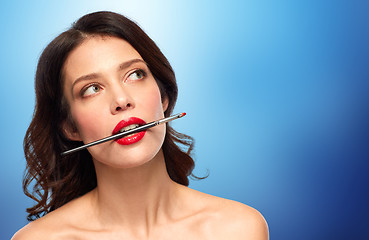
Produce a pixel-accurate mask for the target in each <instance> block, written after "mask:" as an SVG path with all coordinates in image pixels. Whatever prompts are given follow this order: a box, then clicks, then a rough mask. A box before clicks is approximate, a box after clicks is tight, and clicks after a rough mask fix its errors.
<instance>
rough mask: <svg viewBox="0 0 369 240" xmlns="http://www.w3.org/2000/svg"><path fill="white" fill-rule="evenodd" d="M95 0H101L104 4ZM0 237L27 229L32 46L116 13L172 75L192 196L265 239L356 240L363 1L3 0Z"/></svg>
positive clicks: (364, 147) (367, 151)
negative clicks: (188, 151) (255, 223)
mask: <svg viewBox="0 0 369 240" xmlns="http://www.w3.org/2000/svg"><path fill="white" fill-rule="evenodd" d="M103 2H104V3H103ZM0 6H1V10H0V11H1V12H0V13H1V14H0V18H1V21H0V24H1V38H0V46H1V54H0V67H1V71H0V79H1V87H2V91H1V94H0V102H1V110H2V111H1V119H0V125H1V132H2V133H1V135H0V153H1V163H2V166H1V168H0V187H1V198H0V207H1V213H2V214H1V215H2V216H1V218H0V219H1V220H0V239H9V238H10V237H11V236H12V234H13V233H14V232H15V231H16V230H17V229H19V228H21V227H22V226H23V225H25V224H26V213H25V209H26V207H29V206H30V205H31V203H32V202H31V201H30V200H29V199H28V198H27V197H26V196H25V195H24V194H23V192H22V189H21V182H22V181H21V179H22V175H23V171H24V168H25V160H24V157H23V150H22V141H23V136H24V134H25V131H26V129H27V125H28V124H29V122H30V120H31V116H32V112H33V106H34V91H33V78H34V73H35V68H36V64H37V59H38V57H39V55H40V53H41V52H42V50H43V48H44V47H45V46H46V44H47V43H48V42H50V41H51V40H52V39H53V38H54V37H55V36H56V35H57V34H59V33H60V32H62V31H64V30H66V29H67V28H68V27H69V26H70V24H71V23H72V22H73V21H75V20H76V19H77V18H79V17H80V16H82V15H84V14H86V13H89V12H92V11H97V10H112V11H117V12H120V13H123V14H125V15H126V16H128V17H130V18H131V19H133V20H134V21H136V22H138V23H139V25H140V26H141V27H142V28H143V29H144V30H145V31H146V32H147V33H148V34H149V35H150V36H151V37H152V38H153V40H154V41H155V42H156V43H157V44H158V46H159V47H160V48H161V49H162V51H163V52H164V54H165V55H166V56H167V57H168V59H169V61H170V62H171V64H172V66H173V68H174V70H175V72H176V75H177V80H178V85H179V89H180V92H179V99H178V104H177V107H176V111H178V112H180V111H185V112H187V114H188V116H186V118H184V119H181V120H178V121H176V122H174V123H173V125H174V126H175V127H176V128H177V130H179V131H182V132H185V133H188V134H190V135H192V136H193V137H194V138H195V139H196V150H195V154H196V163H197V166H196V169H195V174H197V175H199V176H202V175H205V174H206V173H207V170H209V172H210V176H209V177H208V178H207V179H206V180H202V181H191V183H190V186H191V187H192V188H195V189H198V190H200V191H203V192H206V193H210V194H213V195H217V196H221V197H224V198H229V199H233V200H237V201H240V202H243V203H245V204H248V205H250V206H252V207H254V208H256V209H258V210H259V211H260V212H262V214H263V215H264V216H265V218H266V220H267V221H268V224H269V228H270V235H271V239H369V218H368V216H369V207H368V206H367V203H368V202H369V194H368V192H369V190H368V183H369V181H368V180H369V176H368V172H369V171H368V170H369V162H368V160H369V147H368V143H369V126H368V122H369V101H368V100H369V95H368V90H369V76H368V75H369V74H368V69H369V68H368V67H369V59H368V58H369V57H368V56H369V37H368V36H369V27H368V25H369V17H368V12H369V4H368V2H367V1H340V0H337V1H333V0H332V1H327V0H326V1H325V0H322V1H317V0H313V1H292V0H291V1H286V0H282V1H265V0H261V1H260V0H259V1H222V2H216V1H182V2H181V3H180V2H174V1H169V0H168V1H156V3H153V2H150V1H86V0H84V1H70V0H68V1H64V2H63V3H52V2H51V1H12V2H11V1H7V2H4V1H2V2H1V4H0Z"/></svg>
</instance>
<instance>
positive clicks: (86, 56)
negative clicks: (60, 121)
mask: <svg viewBox="0 0 369 240" xmlns="http://www.w3.org/2000/svg"><path fill="white" fill-rule="evenodd" d="M63 74H64V81H65V82H64V95H65V97H66V99H67V101H68V103H69V106H70V111H71V116H72V119H73V121H74V123H75V127H76V130H77V131H75V130H73V127H71V126H68V124H67V123H65V124H64V126H65V127H64V129H65V131H66V135H67V136H68V137H69V138H70V139H72V140H75V141H83V142H84V143H89V142H92V141H95V140H98V139H101V138H104V137H107V136H110V135H112V134H115V133H117V132H119V131H120V130H122V129H124V128H129V127H132V126H137V125H143V124H144V123H148V122H151V121H154V120H157V119H160V118H163V117H164V111H165V110H166V108H167V101H166V100H165V101H164V102H162V101H161V95H160V90H159V87H158V85H157V84H156V81H155V79H154V77H153V76H152V74H151V72H150V71H149V68H148V67H147V65H146V63H145V62H144V61H143V59H142V57H141V56H140V54H139V53H138V52H137V51H136V50H135V49H134V48H133V47H132V46H131V45H130V44H129V43H128V42H126V41H124V40H122V39H119V38H116V37H107V36H93V37H90V38H88V39H86V40H85V41H84V42H83V43H82V44H81V45H80V46H78V47H77V48H76V49H74V50H73V51H72V52H71V53H70V55H69V56H68V58H67V60H66V62H65V63H64V67H63ZM164 137H165V125H159V126H157V127H154V128H150V129H148V130H147V131H146V132H144V133H142V132H141V133H138V134H134V135H132V136H128V137H125V138H122V139H119V140H116V141H108V142H106V143H102V144H98V145H95V146H93V147H90V148H89V151H90V153H91V155H92V157H93V159H94V160H95V161H99V162H101V163H103V164H106V165H110V166H113V167H118V168H127V167H134V166H139V165H141V164H143V163H145V162H148V161H149V160H151V159H153V158H154V157H155V156H156V154H157V153H158V152H159V151H160V150H161V146H162V144H163V141H164Z"/></svg>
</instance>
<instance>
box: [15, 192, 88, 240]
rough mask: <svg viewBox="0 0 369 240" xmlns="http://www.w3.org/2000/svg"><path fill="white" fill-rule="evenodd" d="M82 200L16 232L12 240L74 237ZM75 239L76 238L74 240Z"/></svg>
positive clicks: (51, 239)
mask: <svg viewBox="0 0 369 240" xmlns="http://www.w3.org/2000/svg"><path fill="white" fill-rule="evenodd" d="M82 203H83V202H82V201H81V200H80V199H75V200H72V201H71V202H69V203H67V204H65V205H64V206H62V207H60V208H58V209H56V210H54V211H52V212H50V213H48V214H46V215H45V216H43V217H41V218H39V219H37V220H34V221H32V222H30V223H28V224H27V225H26V226H24V227H23V228H22V229H20V230H19V231H18V232H16V233H15V234H14V236H13V238H12V239H11V240H44V239H45V240H46V239H47V240H58V239H71V238H73V237H71V236H73V222H71V219H75V218H76V214H78V213H79V212H80V211H79V209H80V208H83V207H82V206H81V205H82ZM73 239H74V238H73Z"/></svg>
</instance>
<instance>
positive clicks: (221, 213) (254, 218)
mask: <svg viewBox="0 0 369 240" xmlns="http://www.w3.org/2000/svg"><path fill="white" fill-rule="evenodd" d="M193 191H194V194H195V195H197V197H198V198H197V200H198V201H200V202H201V203H202V204H203V206H204V207H203V211H202V215H203V216H204V219H203V220H205V219H206V222H207V223H208V224H209V225H208V227H209V228H211V229H213V231H212V232H213V233H214V236H212V239H226V238H229V239H253V240H267V239H269V231H268V225H267V222H266V220H265V219H264V217H263V215H262V214H261V213H260V212H259V211H257V210H256V209H254V208H252V207H250V206H247V205H245V204H242V203H240V202H236V201H232V200H228V199H224V198H220V197H215V196H212V195H208V194H205V193H201V192H197V191H195V190H193Z"/></svg>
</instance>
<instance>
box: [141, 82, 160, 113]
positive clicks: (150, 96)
mask: <svg viewBox="0 0 369 240" xmlns="http://www.w3.org/2000/svg"><path fill="white" fill-rule="evenodd" d="M145 96H146V100H145V103H146V106H147V108H148V109H151V110H152V111H154V112H155V113H156V116H157V117H161V116H162V115H163V105H162V102H161V95H160V90H159V88H158V86H155V87H153V88H151V89H150V91H148V92H147V94H145Z"/></svg>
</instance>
